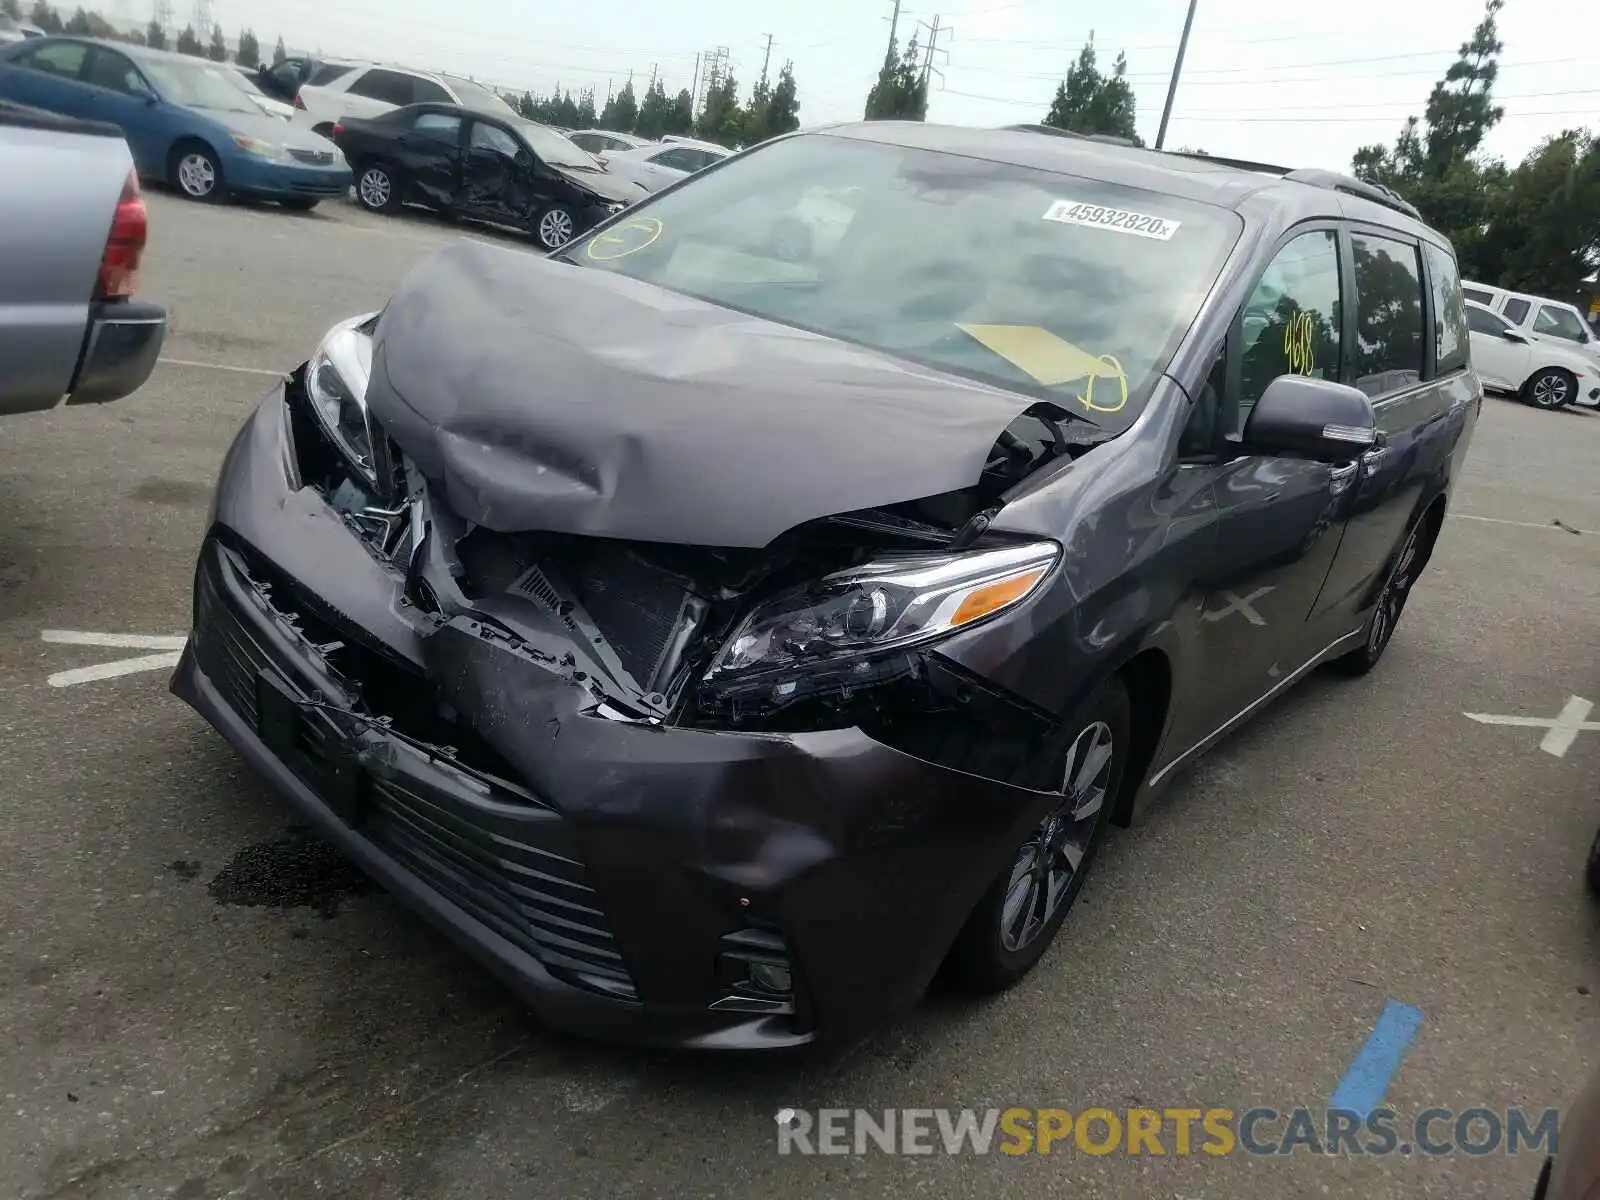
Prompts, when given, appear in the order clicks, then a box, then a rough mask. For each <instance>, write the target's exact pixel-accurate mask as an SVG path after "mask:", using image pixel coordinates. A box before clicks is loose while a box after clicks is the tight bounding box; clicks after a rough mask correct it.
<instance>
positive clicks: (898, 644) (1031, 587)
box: [705, 542, 1061, 683]
mask: <svg viewBox="0 0 1600 1200" xmlns="http://www.w3.org/2000/svg"><path fill="white" fill-rule="evenodd" d="M1060 555H1061V548H1060V547H1059V546H1058V545H1057V544H1056V543H1055V542H1028V543H1025V544H1022V545H1017V546H1006V547H1002V548H999V549H994V550H976V551H967V552H963V553H959V554H919V555H907V556H901V557H896V558H892V559H883V560H880V561H877V562H870V563H866V564H864V565H862V566H859V567H854V568H852V569H850V570H847V571H840V572H837V573H835V574H833V575H828V576H826V577H824V578H823V579H822V580H820V581H819V582H818V583H816V584H814V585H811V586H809V587H805V588H801V589H797V590H795V591H792V592H788V593H786V594H784V595H782V596H778V597H776V598H774V599H772V600H770V601H768V602H767V603H765V604H762V605H761V606H759V607H758V608H756V609H755V610H754V611H753V612H751V613H750V615H749V616H747V617H746V618H745V619H744V620H743V621H742V622H741V623H740V624H739V626H738V628H737V629H735V630H734V631H733V634H732V636H731V637H729V639H728V641H727V643H726V644H725V645H724V646H723V647H722V649H721V651H719V652H718V654H717V656H716V658H714V659H713V660H712V662H711V666H710V668H709V670H708V671H707V672H706V676H705V678H706V680H707V681H708V682H713V683H714V682H719V681H721V680H724V679H726V678H728V677H729V676H734V675H743V674H745V673H747V672H748V673H750V674H757V673H759V674H762V675H765V674H767V673H768V672H782V671H785V670H796V669H804V668H806V667H808V666H810V665H812V664H814V663H822V662H829V661H832V660H836V659H839V658H849V657H856V656H861V655H866V654H871V653H875V652H877V651H881V650H894V649H900V648H902V647H907V646H912V645H916V644H918V643H921V642H926V641H930V640H932V639H934V638H938V637H941V636H943V635H944V634H947V633H952V632H954V631H955V630H957V629H961V628H964V627H966V626H968V625H971V624H973V623H975V622H977V621H981V620H983V619H985V618H987V617H992V616H995V615H996V614H998V613H1001V612H1004V611H1006V610H1007V609H1009V608H1012V607H1014V606H1015V605H1017V604H1020V603H1021V602H1022V601H1023V600H1025V599H1026V598H1027V597H1028V596H1030V595H1031V594H1032V593H1033V592H1034V591H1035V590H1036V589H1037V588H1038V587H1039V585H1040V584H1041V583H1042V582H1043V581H1044V579H1045V578H1046V577H1047V576H1048V575H1049V574H1050V570H1051V568H1052V567H1054V566H1055V564H1056V561H1057V559H1058V558H1059V557H1060Z"/></svg>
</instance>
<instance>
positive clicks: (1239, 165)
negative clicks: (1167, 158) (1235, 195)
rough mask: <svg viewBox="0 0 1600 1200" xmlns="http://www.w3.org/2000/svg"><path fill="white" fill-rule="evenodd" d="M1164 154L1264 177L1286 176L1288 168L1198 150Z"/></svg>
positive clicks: (1175, 151) (1167, 151)
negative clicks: (1215, 164) (1254, 172)
mask: <svg viewBox="0 0 1600 1200" xmlns="http://www.w3.org/2000/svg"><path fill="white" fill-rule="evenodd" d="M1163 153H1166V154H1176V155H1177V156H1178V157H1179V158H1198V159H1200V160H1202V161H1204V162H1214V163H1220V164H1221V165H1222V166H1224V167H1234V168H1235V169H1237V170H1240V171H1259V172H1261V173H1262V174H1264V175H1287V174H1288V173H1289V171H1290V168H1288V167H1275V166H1273V165H1271V164H1270V163H1258V162H1251V161H1250V160H1249V159H1247V158H1223V157H1221V156H1220V155H1217V154H1206V153H1204V152H1202V151H1199V150H1166V151H1163Z"/></svg>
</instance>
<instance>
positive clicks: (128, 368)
mask: <svg viewBox="0 0 1600 1200" xmlns="http://www.w3.org/2000/svg"><path fill="white" fill-rule="evenodd" d="M166 336H167V313H166V310H165V309H163V308H158V307H157V306H156V305H154V304H143V303H140V302H139V301H136V300H123V301H118V302H117V303H114V304H99V305H96V306H95V307H94V309H92V310H91V313H90V318H89V332H88V336H87V338H86V339H85V341H84V344H83V358H82V360H81V361H80V363H79V364H78V373H77V376H76V377H75V378H74V379H73V381H72V388H71V391H70V392H69V394H68V397H67V403H68V404H105V403H106V402H108V401H111V400H120V399H122V397H124V396H127V395H129V394H131V393H133V392H136V391H138V390H139V388H141V387H143V386H144V381H145V380H147V379H149V378H150V372H151V371H153V370H155V366H156V359H157V358H158V357H159V356H160V354H161V345H162V343H163V342H164V341H166Z"/></svg>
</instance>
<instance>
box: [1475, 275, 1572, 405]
mask: <svg viewBox="0 0 1600 1200" xmlns="http://www.w3.org/2000/svg"><path fill="white" fill-rule="evenodd" d="M1466 309H1467V328H1468V330H1470V331H1471V339H1472V365H1473V368H1474V369H1475V370H1476V371H1477V372H1478V375H1479V377H1480V378H1481V379H1482V380H1483V386H1484V387H1486V388H1493V389H1496V390H1498V391H1502V392H1514V393H1516V394H1517V395H1518V396H1520V397H1521V398H1522V400H1523V401H1525V402H1526V403H1528V404H1532V405H1535V406H1536V407H1539V408H1565V407H1566V406H1567V405H1569V404H1585V405H1596V404H1600V365H1597V364H1596V363H1595V362H1594V360H1593V359H1591V358H1590V357H1589V356H1588V355H1587V354H1585V353H1584V352H1583V351H1582V350H1580V349H1578V348H1577V347H1576V346H1573V347H1567V346H1563V345H1561V344H1559V343H1556V342H1548V341H1536V340H1534V339H1533V338H1531V337H1530V336H1529V335H1528V334H1526V333H1524V332H1523V331H1522V330H1520V329H1518V328H1516V327H1515V326H1514V325H1512V324H1511V322H1509V321H1507V320H1506V319H1505V318H1504V317H1502V316H1501V315H1500V314H1499V313H1496V312H1491V311H1489V309H1487V308H1485V307H1484V306H1483V305H1481V304H1474V303H1473V302H1472V301H1470V300H1469V301H1467V304H1466Z"/></svg>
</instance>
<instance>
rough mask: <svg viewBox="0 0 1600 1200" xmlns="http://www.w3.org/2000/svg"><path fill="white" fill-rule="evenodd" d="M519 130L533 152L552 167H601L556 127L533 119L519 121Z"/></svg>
mask: <svg viewBox="0 0 1600 1200" xmlns="http://www.w3.org/2000/svg"><path fill="white" fill-rule="evenodd" d="M517 131H518V132H519V133H521V134H522V136H523V137H524V138H526V139H527V141H528V145H529V146H531V147H532V148H533V152H534V153H535V154H537V155H538V156H539V157H540V158H541V159H543V160H544V161H545V162H547V163H549V164H550V165H551V166H552V167H574V168H576V169H577V170H579V171H597V170H599V169H600V168H599V167H598V165H596V163H595V161H594V159H592V158H590V157H589V155H588V154H587V153H586V152H585V151H584V149H583V147H581V146H578V145H575V144H574V143H572V142H569V141H567V139H566V138H564V137H562V136H561V135H560V134H559V133H557V132H556V131H555V130H554V129H549V128H547V127H545V126H543V125H535V124H533V122H531V121H518V122H517Z"/></svg>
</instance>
